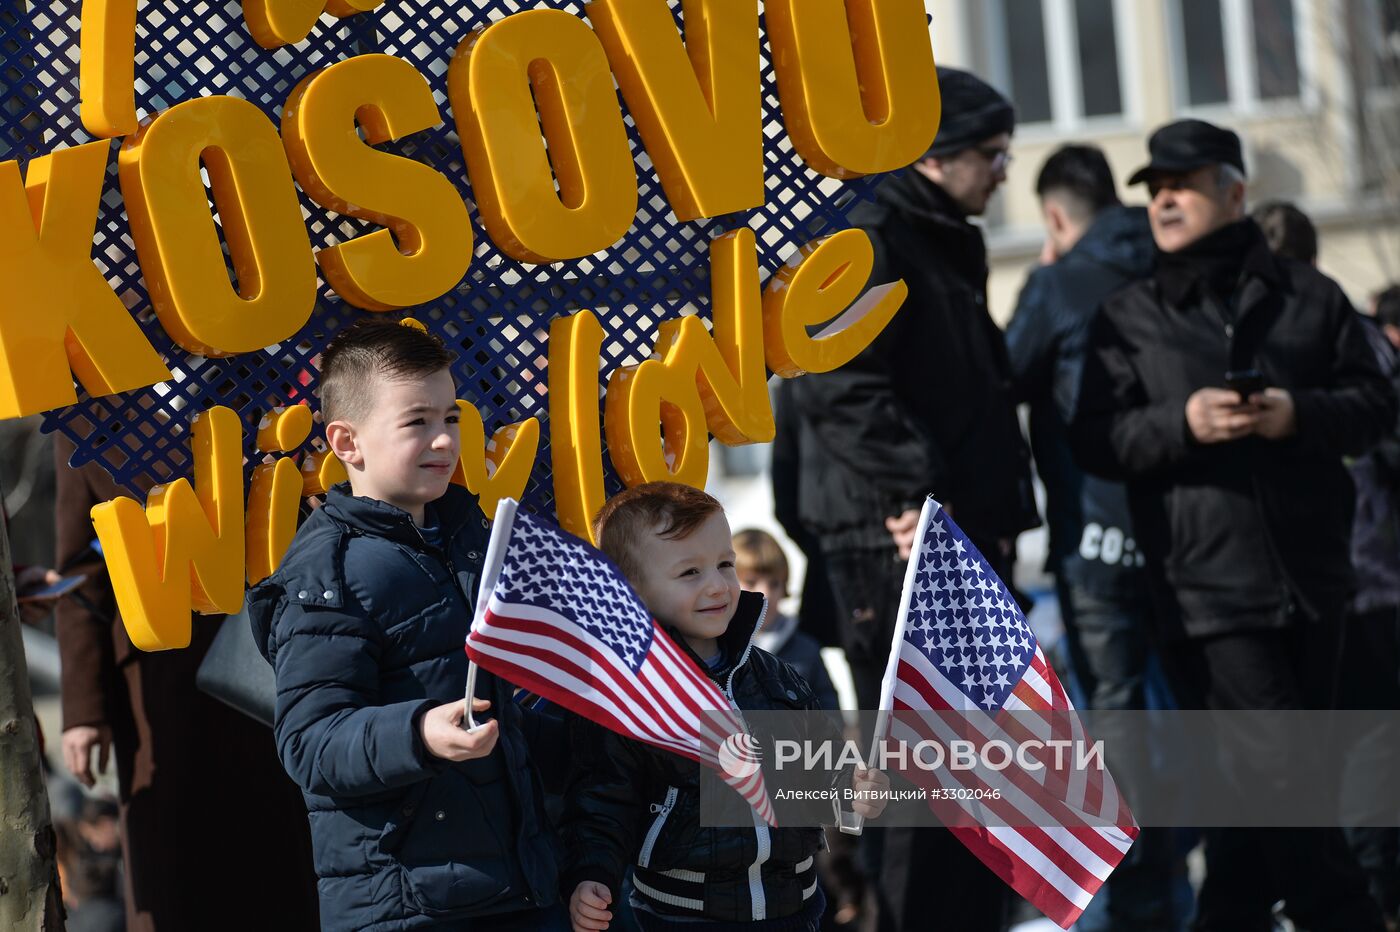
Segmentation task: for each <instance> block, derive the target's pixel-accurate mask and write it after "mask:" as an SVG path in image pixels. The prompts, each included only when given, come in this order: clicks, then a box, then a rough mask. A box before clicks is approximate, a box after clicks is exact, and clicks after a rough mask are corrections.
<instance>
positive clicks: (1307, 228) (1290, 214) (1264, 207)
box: [1250, 201, 1317, 265]
mask: <svg viewBox="0 0 1400 932" xmlns="http://www.w3.org/2000/svg"><path fill="white" fill-rule="evenodd" d="M1250 217H1251V218H1253V220H1254V222H1255V223H1257V224H1259V229H1260V230H1262V231H1263V233H1264V240H1265V242H1267V243H1268V244H1269V248H1270V249H1272V250H1273V251H1274V254H1275V255H1279V256H1284V257H1285V258H1288V259H1293V260H1295V261H1297V262H1302V263H1304V264H1306V265H1317V227H1315V226H1313V222H1312V220H1311V219H1310V218H1309V217H1308V215H1307V214H1305V213H1303V212H1302V211H1301V210H1299V209H1298V207H1297V205H1296V204H1290V203H1288V202H1287V201H1269V202H1267V203H1264V204H1260V205H1259V206H1258V207H1256V208H1254V210H1253V212H1252V213H1250Z"/></svg>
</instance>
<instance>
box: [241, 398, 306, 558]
mask: <svg viewBox="0 0 1400 932" xmlns="http://www.w3.org/2000/svg"><path fill="white" fill-rule="evenodd" d="M311 425H312V415H311V409H310V408H308V407H307V406H306V405H293V406H292V407H290V408H279V409H277V410H275V411H272V412H271V413H269V414H268V415H267V417H265V418H263V421H262V423H261V424H259V425H258V440H257V446H258V449H259V450H261V451H262V452H264V453H290V452H292V451H294V450H296V449H297V448H298V447H300V446H301V445H302V444H303V443H304V442H305V441H306V438H307V437H308V436H309V435H310V433H311ZM301 488H302V480H301V472H300V471H299V470H298V469H297V465H296V463H295V462H293V461H292V460H291V458H289V457H285V456H284V457H281V458H279V459H277V460H275V461H273V462H271V463H263V464H261V465H260V466H258V467H257V468H256V469H254V470H253V476H252V480H251V482H250V483H249V486H248V523H247V529H248V530H247V556H246V565H247V576H248V585H250V586H251V585H254V584H256V583H258V582H261V581H262V580H263V579H265V578H266V577H268V576H271V575H272V573H273V571H274V570H276V569H277V564H279V563H281V562H282V557H283V555H285V554H286V552H287V548H288V547H289V546H291V543H292V538H293V537H294V536H296V532H297V518H298V517H300V514H301Z"/></svg>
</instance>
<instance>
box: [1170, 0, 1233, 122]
mask: <svg viewBox="0 0 1400 932" xmlns="http://www.w3.org/2000/svg"><path fill="white" fill-rule="evenodd" d="M1181 37H1182V45H1183V49H1182V51H1183V53H1184V55H1183V58H1184V61H1183V65H1184V66H1185V69H1186V86H1187V97H1186V99H1187V100H1189V101H1190V102H1191V103H1192V105H1194V106H1200V105H1202V104H1223V103H1227V102H1228V101H1229V100H1230V81H1229V75H1227V74H1226V72H1225V23H1224V20H1223V19H1222V18H1221V9H1220V0H1181Z"/></svg>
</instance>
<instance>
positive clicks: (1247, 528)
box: [1072, 120, 1396, 932]
mask: <svg viewBox="0 0 1400 932" xmlns="http://www.w3.org/2000/svg"><path fill="white" fill-rule="evenodd" d="M1148 148H1149V151H1150V154H1151V161H1150V162H1149V164H1148V165H1146V166H1145V167H1144V168H1142V169H1141V170H1139V171H1138V172H1137V173H1136V174H1135V175H1134V176H1133V177H1132V179H1131V183H1132V184H1139V183H1146V184H1147V186H1148V191H1149V193H1150V195H1151V198H1152V200H1151V203H1150V204H1149V206H1148V219H1149V221H1150V223H1151V226H1152V235H1153V239H1154V241H1155V243H1156V247H1157V265H1156V271H1155V272H1154V273H1153V275H1152V277H1151V278H1148V279H1146V280H1144V281H1141V282H1138V283H1136V284H1134V285H1131V286H1129V287H1128V288H1126V289H1124V290H1123V291H1120V292H1118V293H1117V294H1115V295H1114V296H1112V297H1110V298H1109V299H1108V300H1107V301H1106V302H1105V303H1104V304H1103V306H1102V307H1101V308H1100V310H1099V313H1098V315H1097V317H1096V319H1095V322H1094V325H1093V328H1092V331H1091V335H1090V349H1089V353H1088V356H1087V359H1086V364H1085V370H1084V376H1083V379H1084V380H1083V384H1082V388H1081V391H1080V394H1079V404H1078V409H1077V411H1076V414H1075V419H1074V424H1073V426H1072V439H1073V443H1074V448H1075V454H1076V457H1077V458H1078V459H1079V460H1080V463H1081V465H1082V466H1083V467H1084V468H1085V469H1087V470H1089V471H1091V472H1094V473H1097V474H1100V475H1103V476H1106V477H1109V478H1119V479H1122V480H1125V481H1126V482H1127V485H1128V494H1129V502H1130V509H1131V511H1132V516H1133V522H1134V527H1135V529H1136V531H1137V536H1138V542H1139V545H1140V546H1141V547H1142V549H1143V552H1144V554H1145V556H1146V557H1147V561H1148V566H1147V570H1148V579H1149V585H1150V588H1151V590H1152V596H1153V604H1154V611H1155V613H1156V615H1157V617H1156V619H1155V623H1156V625H1157V628H1158V633H1159V635H1160V637H1161V640H1162V641H1163V656H1164V661H1165V662H1166V663H1167V665H1168V666H1169V669H1170V673H1171V675H1172V678H1173V686H1174V688H1175V692H1176V694H1177V696H1178V698H1179V699H1180V700H1181V702H1182V704H1183V705H1184V706H1186V707H1187V708H1193V707H1194V708H1210V709H1219V710H1244V709H1264V710H1288V709H1308V708H1313V709H1318V708H1328V707H1330V706H1331V704H1332V702H1333V699H1334V697H1333V696H1332V689H1333V686H1334V682H1335V680H1334V677H1335V675H1336V673H1337V670H1336V659H1335V658H1336V653H1337V637H1338V633H1339V630H1340V624H1341V619H1342V617H1343V615H1344V612H1345V606H1346V604H1347V601H1348V599H1349V597H1350V593H1351V591H1352V589H1353V588H1354V579H1353V572H1352V567H1351V561H1350V554H1349V547H1350V537H1351V521H1352V507H1353V506H1352V488H1351V480H1350V478H1349V476H1348V474H1347V470H1346V467H1345V465H1344V463H1343V457H1345V456H1351V455H1356V454H1359V453H1362V452H1364V451H1365V450H1366V449H1367V448H1368V447H1370V446H1371V445H1372V444H1374V443H1375V442H1376V441H1377V440H1378V439H1379V438H1380V437H1381V435H1382V434H1383V432H1385V431H1386V430H1387V429H1388V428H1389V427H1390V426H1391V425H1392V424H1393V423H1394V418H1395V411H1396V399H1395V397H1394V393H1393V392H1392V390H1391V387H1390V385H1389V383H1388V382H1387V381H1386V379H1385V378H1384V377H1383V376H1382V374H1381V372H1380V370H1379V367H1378V366H1377V364H1376V360H1375V356H1374V354H1373V353H1372V352H1371V350H1370V347H1369V346H1368V345H1367V343H1366V340H1365V337H1364V336H1363V334H1362V333H1361V331H1360V329H1359V325H1358V323H1357V321H1356V316H1355V313H1354V312H1353V311H1352V309H1351V305H1350V304H1349V303H1348V301H1347V299H1346V297H1345V296H1344V295H1343V294H1342V291H1341V289H1340V288H1339V287H1338V286H1337V284H1336V283H1335V282H1333V281H1332V280H1331V279H1329V278H1327V277H1326V276H1324V275H1322V274H1321V273H1319V272H1318V271H1317V270H1316V269H1314V268H1312V267H1311V266H1308V265H1305V264H1303V263H1300V262H1295V261H1292V260H1289V259H1283V258H1278V257H1275V256H1274V255H1273V254H1272V253H1271V252H1270V251H1269V248H1268V244H1267V243H1266V242H1265V239H1264V236H1263V233H1262V232H1261V231H1260V229H1259V227H1258V226H1257V225H1255V223H1254V222H1253V221H1251V220H1248V219H1246V215H1245V172H1244V159H1243V155H1242V151H1241V146H1240V140H1239V137H1238V136H1236V135H1235V134H1234V133H1233V132H1230V131H1229V130H1226V129H1222V128H1220V127H1217V126H1213V125H1211V124H1209V123H1205V122H1202V121H1200V120H1182V121H1179V122H1176V123H1172V124H1169V125H1167V126H1165V127H1163V128H1161V129H1159V130H1158V131H1157V132H1156V133H1154V134H1153V136H1152V138H1151V140H1150V142H1149V144H1148ZM1226 737H1231V738H1235V737H1240V736H1236V735H1229V736H1226ZM1258 739H1259V736H1257V735H1256V736H1250V735H1244V736H1242V737H1241V741H1242V742H1246V743H1249V748H1248V752H1249V753H1246V754H1244V755H1242V756H1241V758H1240V759H1237V760H1236V761H1234V762H1233V763H1232V764H1231V765H1230V766H1229V768H1228V770H1227V775H1228V777H1229V780H1230V782H1231V784H1232V786H1233V788H1234V789H1235V790H1236V791H1237V792H1239V793H1240V794H1241V795H1242V796H1246V795H1249V796H1252V797H1253V798H1255V799H1256V800H1257V799H1258V798H1259V796H1260V795H1261V794H1268V793H1271V792H1275V791H1276V790H1278V789H1279V788H1280V787H1284V786H1286V785H1287V784H1288V783H1289V781H1296V780H1297V779H1298V777H1299V776H1300V774H1301V773H1303V772H1304V771H1305V770H1306V769H1307V768H1308V766H1309V764H1308V763H1307V762H1298V761H1292V760H1288V759H1286V758H1282V759H1281V758H1280V757H1279V756H1278V748H1277V745H1274V744H1270V743H1268V742H1263V741H1260V740H1258ZM1256 751H1257V753H1256ZM1283 804H1284V801H1283V800H1282V799H1280V805H1283ZM1206 859H1207V874H1206V879H1205V883H1204V885H1203V887H1202V888H1201V891H1200V894H1199V896H1200V899H1199V903H1198V907H1197V918H1196V923H1195V928H1196V929H1198V930H1217V929H1218V930H1230V932H1240V930H1255V929H1258V930H1267V929H1271V928H1272V927H1273V926H1272V915H1271V913H1272V906H1273V904H1274V903H1275V902H1276V901H1278V900H1280V899H1282V900H1284V901H1285V908H1286V909H1287V911H1288V914H1289V916H1290V918H1292V919H1293V920H1294V922H1295V923H1297V924H1298V925H1300V926H1303V927H1306V928H1308V929H1310V930H1327V929H1333V930H1348V932H1362V930H1376V932H1379V930H1380V929H1382V928H1383V925H1382V922H1381V918H1380V914H1379V911H1378V909H1377V907H1376V905H1375V904H1374V903H1372V902H1371V901H1370V900H1369V899H1368V897H1367V893H1366V887H1365V881H1364V879H1363V878H1362V876H1361V874H1360V872H1359V870H1358V869H1357V867H1356V864H1355V861H1354V860H1353V859H1352V858H1351V856H1350V854H1349V852H1348V851H1347V850H1346V847H1345V842H1344V840H1343V838H1342V835H1341V831H1340V829H1268V830H1260V829H1218V830H1214V831H1211V832H1208V833H1207V848H1206Z"/></svg>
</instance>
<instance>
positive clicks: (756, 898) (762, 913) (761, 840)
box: [724, 597, 773, 922]
mask: <svg viewBox="0 0 1400 932" xmlns="http://www.w3.org/2000/svg"><path fill="white" fill-rule="evenodd" d="M767 615H768V599H767V597H764V599H763V608H761V609H759V612H758V622H757V623H756V624H755V625H754V626H753V632H752V633H751V634H750V635H749V643H748V644H747V645H746V646H745V647H744V652H743V653H742V654H740V655H739V660H738V662H737V663H735V664H734V668H733V669H732V670H730V671H729V676H728V677H727V678H726V680H725V683H724V698H725V699H728V700H729V705H730V708H732V709H733V710H734V712H735V714H736V715H738V716H739V721H740V722H742V723H743V724H744V728H745V729H747V728H748V727H749V726H748V723H747V722H745V721H744V712H743V710H742V709H740V708H739V703H737V702H735V701H734V677H735V675H736V674H737V673H738V672H739V668H740V667H742V666H743V665H744V664H745V663H747V662H748V659H749V654H751V653H753V645H754V641H755V640H757V639H758V632H760V631H762V630H763V620H764V618H766V617H767ZM749 815H750V817H752V818H753V833H754V840H755V841H756V842H757V843H758V856H757V857H755V858H754V862H753V863H752V864H750V865H749V900H750V902H751V903H752V904H753V909H752V918H753V920H754V921H755V922H758V921H760V920H762V919H766V918H768V896H767V894H765V893H764V891H763V865H764V863H766V862H767V860H768V858H769V856H770V855H771V854H772V853H773V836H772V835H771V834H770V833H769V831H768V823H767V822H765V821H763V817H762V816H760V815H759V814H758V810H757V809H754V808H753V807H750V808H749Z"/></svg>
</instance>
